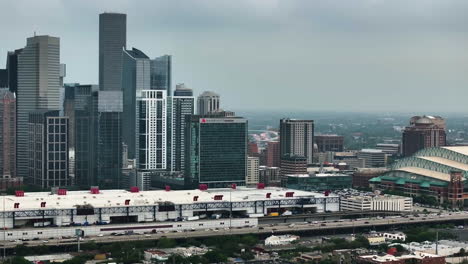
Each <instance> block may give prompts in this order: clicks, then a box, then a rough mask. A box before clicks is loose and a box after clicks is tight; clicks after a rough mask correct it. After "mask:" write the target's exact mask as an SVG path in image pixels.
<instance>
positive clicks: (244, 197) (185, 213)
mask: <svg viewBox="0 0 468 264" xmlns="http://www.w3.org/2000/svg"><path fill="white" fill-rule="evenodd" d="M2 199H4V201H3V202H4V204H5V207H4V208H5V209H4V210H3V211H2V212H1V213H0V215H1V216H0V219H1V220H0V222H1V225H2V226H4V227H5V228H7V229H8V230H7V231H6V232H7V234H6V239H8V240H10V239H21V238H23V237H19V238H18V236H21V234H22V233H28V232H27V231H25V230H27V229H33V230H35V228H42V229H43V230H42V231H40V232H41V234H37V232H36V231H33V232H32V233H34V237H36V236H38V237H47V235H48V236H54V235H55V234H56V233H57V232H62V233H67V232H72V233H73V232H74V230H75V228H76V226H82V227H83V228H84V229H86V232H91V233H92V234H96V235H97V234H99V233H102V232H104V233H105V232H115V231H116V230H117V229H118V230H120V229H122V228H123V229H124V230H134V229H139V230H141V231H145V230H146V231H152V230H153V229H163V230H169V231H171V230H190V229H200V228H203V229H205V228H207V227H208V228H219V227H224V225H226V224H225V222H230V223H231V224H232V226H240V227H242V226H245V225H247V226H251V225H253V226H256V225H257V219H256V218H253V216H255V217H258V216H262V215H268V214H271V213H276V212H277V213H280V214H281V213H283V212H284V211H294V212H299V213H302V212H304V213H306V212H325V211H334V212H335V211H339V197H338V196H336V195H327V196H325V195H324V194H321V193H312V192H305V191H299V190H291V189H285V188H277V187H275V188H264V187H263V185H262V184H259V185H258V188H236V186H235V185H233V188H222V189H208V188H207V187H206V185H201V186H200V188H199V189H196V190H183V191H172V190H170V188H167V189H166V190H157V191H139V190H138V188H136V187H133V188H131V190H130V191H126V190H104V191H103V190H99V189H98V188H95V187H94V188H91V190H90V191H70V192H67V191H66V190H63V189H59V190H58V191H57V193H45V192H42V193H24V192H22V191H17V192H16V195H13V196H3V197H2ZM230 216H232V221H226V219H223V218H229V217H230ZM208 218H211V219H213V220H206V219H208ZM199 219H200V220H199ZM202 219H203V220H202ZM183 220H187V221H183ZM196 220H199V221H196ZM155 222H162V223H158V224H156V223H155ZM199 222H200V223H199ZM116 224H119V225H117V226H116ZM122 224H125V225H122ZM51 227H63V228H58V229H57V228H51ZM65 227H69V228H65ZM46 234H47V235H46ZM39 235H41V236H39ZM42 235H44V236H42ZM62 235H65V234H62ZM26 236H31V235H30V234H29V233H28V234H27V235H26ZM34 237H29V239H31V238H34Z"/></svg>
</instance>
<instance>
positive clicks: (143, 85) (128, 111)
mask: <svg viewBox="0 0 468 264" xmlns="http://www.w3.org/2000/svg"><path fill="white" fill-rule="evenodd" d="M150 83H151V82H150V59H149V58H148V56H146V55H145V54H144V53H143V52H142V51H140V50H138V49H135V48H133V49H132V50H124V51H123V70H122V89H123V115H122V137H123V141H124V143H125V144H126V145H127V147H128V158H129V159H134V158H135V156H136V151H137V149H138V146H136V145H135V142H136V137H135V135H136V126H137V113H136V109H137V98H139V97H141V95H142V91H143V90H150Z"/></svg>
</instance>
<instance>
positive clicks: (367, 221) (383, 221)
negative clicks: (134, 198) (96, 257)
mask: <svg viewBox="0 0 468 264" xmlns="http://www.w3.org/2000/svg"><path fill="white" fill-rule="evenodd" d="M278 218H281V217H278ZM301 218H302V217H301ZM466 220H468V212H459V213H450V214H449V213H446V214H442V215H440V216H439V215H436V214H429V215H425V214H421V215H419V216H414V215H409V216H404V217H403V216H390V217H386V218H382V217H377V218H361V219H342V220H326V221H312V222H295V223H280V224H260V225H259V226H257V227H243V228H232V229H229V228H225V229H219V230H215V229H206V230H196V231H190V232H161V231H160V232H159V233H155V234H133V235H118V236H116V235H102V236H94V237H85V238H83V240H82V241H80V243H86V242H89V241H94V242H95V243H113V242H128V241H138V240H156V239H160V238H162V237H167V238H174V239H177V238H196V237H211V236H225V235H241V234H271V233H300V232H304V231H317V232H320V231H321V230H323V231H325V230H333V229H335V230H337V229H351V228H362V227H369V228H373V227H377V226H396V225H405V224H431V223H448V222H454V221H466ZM20 244H23V245H25V246H29V247H34V246H39V245H49V246H60V245H73V244H77V240H76V238H75V239H61V238H58V239H50V240H47V241H46V240H32V241H7V242H6V243H2V244H0V246H1V247H3V246H4V247H5V248H13V247H15V246H17V245H20Z"/></svg>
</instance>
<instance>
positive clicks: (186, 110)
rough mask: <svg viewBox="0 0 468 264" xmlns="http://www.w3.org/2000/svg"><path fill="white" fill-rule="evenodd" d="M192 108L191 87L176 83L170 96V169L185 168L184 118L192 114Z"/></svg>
mask: <svg viewBox="0 0 468 264" xmlns="http://www.w3.org/2000/svg"><path fill="white" fill-rule="evenodd" d="M194 108H195V99H194V97H193V91H192V89H190V88H188V87H186V86H185V85H184V84H183V83H181V84H177V85H176V90H175V91H174V96H173V97H172V166H171V167H172V171H184V169H185V138H184V135H185V119H186V118H187V116H190V115H193V114H194Z"/></svg>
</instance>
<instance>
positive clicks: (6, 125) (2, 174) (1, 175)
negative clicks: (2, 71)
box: [0, 88, 16, 179]
mask: <svg viewBox="0 0 468 264" xmlns="http://www.w3.org/2000/svg"><path fill="white" fill-rule="evenodd" d="M0 151H1V153H0V179H9V178H15V177H16V98H15V94H14V93H12V92H10V91H9V90H8V89H7V88H5V89H0Z"/></svg>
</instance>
